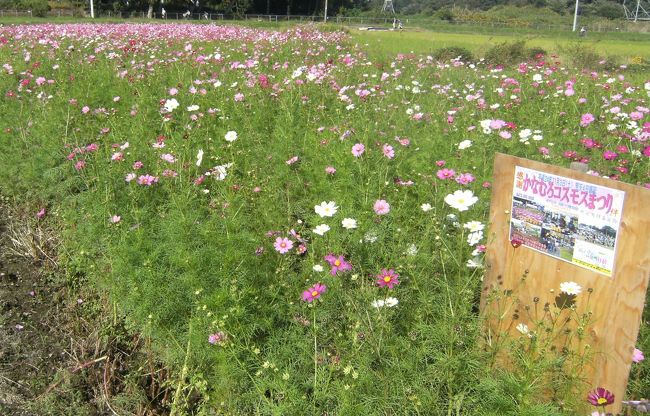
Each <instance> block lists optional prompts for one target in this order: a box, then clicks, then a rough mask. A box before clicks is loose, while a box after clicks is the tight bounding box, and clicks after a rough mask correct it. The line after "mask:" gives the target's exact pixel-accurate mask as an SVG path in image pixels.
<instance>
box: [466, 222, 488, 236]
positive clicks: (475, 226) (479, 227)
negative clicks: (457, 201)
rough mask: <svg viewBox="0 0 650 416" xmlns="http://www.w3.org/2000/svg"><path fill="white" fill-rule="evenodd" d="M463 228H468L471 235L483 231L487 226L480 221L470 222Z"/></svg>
mask: <svg viewBox="0 0 650 416" xmlns="http://www.w3.org/2000/svg"><path fill="white" fill-rule="evenodd" d="M463 227H465V228H467V229H468V230H469V232H470V233H475V232H477V231H483V229H484V228H485V225H483V223H481V222H480V221H470V222H466V223H465V224H463Z"/></svg>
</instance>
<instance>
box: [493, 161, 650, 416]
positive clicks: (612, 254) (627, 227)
mask: <svg viewBox="0 0 650 416" xmlns="http://www.w3.org/2000/svg"><path fill="white" fill-rule="evenodd" d="M648 209H650V190H648V189H644V188H641V187H638V186H634V185H630V184H626V183H622V182H618V181H614V180H609V179H604V178H599V177H594V176H591V175H588V174H586V173H580V172H576V171H574V170H569V169H565V168H561V167H557V166H551V165H547V164H543V163H539V162H534V161H530V160H526V159H521V158H517V157H513V156H508V155H504V154H497V155H496V158H495V162H494V183H493V191H492V205H491V210H490V227H489V232H488V247H487V252H486V276H485V279H484V287H483V292H482V297H481V308H482V312H483V314H484V316H486V317H487V318H488V322H487V323H486V325H488V328H489V330H490V331H492V333H497V332H499V333H507V334H508V336H509V337H521V336H525V335H527V334H525V332H526V331H531V333H534V331H535V330H536V328H535V324H536V322H539V321H536V319H537V318H539V317H540V315H539V314H537V313H538V312H540V311H541V310H542V309H543V308H544V306H545V305H547V307H546V309H547V311H548V305H550V307H551V308H552V309H553V308H554V310H555V311H556V312H557V311H560V313H564V314H565V316H566V317H569V316H570V314H573V316H574V318H575V317H579V316H585V315H583V314H584V313H587V312H591V314H590V316H589V318H588V324H587V325H586V326H585V328H583V329H584V333H583V335H582V336H574V337H572V338H570V343H572V345H571V346H569V347H570V348H571V347H573V348H576V349H578V350H580V351H590V354H588V355H585V357H589V362H588V363H586V365H584V366H583V367H584V369H583V372H582V373H581V378H582V379H583V380H584V381H585V387H586V389H585V390H584V391H579V392H578V391H576V392H575V394H578V395H581V396H584V397H585V403H586V396H587V393H588V392H589V390H591V389H593V388H596V387H603V388H606V389H608V390H610V391H611V392H613V393H614V395H615V397H616V402H615V404H614V405H613V406H608V407H607V410H608V412H615V413H616V412H620V411H621V400H623V399H624V396H625V389H626V386H627V381H628V376H629V372H630V366H631V364H632V352H633V350H634V348H635V343H636V339H637V335H638V331H639V325H640V322H641V314H642V311H643V306H644V302H645V297H646V290H647V287H648V278H649V276H650V215H648V212H646V210H648ZM513 239H514V240H515V246H517V245H518V247H515V246H513V244H511V240H513ZM563 282H574V283H576V284H577V285H578V286H580V287H581V288H582V291H581V292H580V293H579V294H577V295H575V296H571V297H570V298H569V300H570V301H571V302H572V304H573V307H572V308H566V307H567V305H568V304H563V306H564V308H558V307H557V305H558V296H559V295H560V294H561V290H560V284H561V283H563ZM511 290H512V291H514V290H516V292H517V294H516V297H517V301H516V303H517V304H516V305H514V306H512V308H513V309H512V310H509V311H505V312H503V311H501V312H500V313H501V314H500V315H499V316H500V319H499V320H497V319H495V315H494V314H489V313H488V312H489V311H490V310H491V309H494V308H493V306H491V304H490V301H489V299H490V294H491V293H492V294H494V293H508V294H509V293H511V292H510V291H511ZM569 291H571V290H569ZM565 300H566V297H565ZM565 308H566V310H564V309H565ZM533 310H535V311H537V312H536V315H535V316H533V313H532V311H533ZM541 314H542V315H543V312H541ZM535 317H537V318H535ZM562 319H565V318H564V317H563V318H562ZM517 327H519V329H517ZM568 328H571V326H567V329H568ZM573 329H574V330H576V329H577V328H573ZM522 332H523V333H522ZM566 339H568V338H565V342H566Z"/></svg>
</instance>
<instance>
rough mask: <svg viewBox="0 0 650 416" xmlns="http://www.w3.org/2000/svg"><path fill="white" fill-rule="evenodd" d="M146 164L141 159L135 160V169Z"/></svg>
mask: <svg viewBox="0 0 650 416" xmlns="http://www.w3.org/2000/svg"><path fill="white" fill-rule="evenodd" d="M143 166H144V163H142V162H140V161H139V160H136V161H135V162H133V169H134V170H138V169H140V168H142V167H143Z"/></svg>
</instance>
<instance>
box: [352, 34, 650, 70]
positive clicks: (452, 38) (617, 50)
mask: <svg viewBox="0 0 650 416" xmlns="http://www.w3.org/2000/svg"><path fill="white" fill-rule="evenodd" d="M351 33H352V37H353V39H354V40H356V41H357V42H359V43H361V44H367V45H368V50H370V51H372V52H371V53H372V54H373V55H374V56H376V57H378V56H381V55H382V54H385V55H394V54H397V53H407V52H413V53H416V54H429V53H432V52H433V51H435V50H436V49H438V48H444V47H449V46H460V47H463V48H467V49H468V50H470V51H471V52H473V53H475V54H476V55H479V56H480V55H481V52H483V51H485V50H487V49H488V48H490V47H491V46H494V45H496V44H499V43H503V42H513V41H516V40H520V39H524V40H526V43H527V45H528V46H529V47H540V48H543V49H545V50H546V51H548V52H549V53H560V52H561V49H562V48H563V47H567V46H570V45H572V44H576V43H579V44H581V45H584V46H588V47H591V48H593V49H594V50H595V51H596V52H597V53H599V54H602V55H606V56H617V57H619V58H621V62H622V63H625V62H627V61H629V58H631V57H633V56H641V57H643V58H644V59H646V60H647V59H650V36H648V35H640V34H635V35H637V36H634V37H633V39H634V40H628V39H624V36H625V35H628V36H629V35H630V34H622V33H607V34H602V33H598V34H593V35H592V34H589V35H588V37H587V38H584V39H581V38H578V36H577V35H575V34H573V33H572V32H565V33H557V32H555V33H551V34H548V35H545V34H544V32H539V31H537V32H535V31H530V32H528V33H527V34H526V33H517V34H516V35H505V34H498V35H488V34H470V33H450V32H434V31H428V30H420V31H403V32H399V33H396V32H390V31H381V32H380V31H377V32H367V31H358V30H351ZM605 35H607V36H605Z"/></svg>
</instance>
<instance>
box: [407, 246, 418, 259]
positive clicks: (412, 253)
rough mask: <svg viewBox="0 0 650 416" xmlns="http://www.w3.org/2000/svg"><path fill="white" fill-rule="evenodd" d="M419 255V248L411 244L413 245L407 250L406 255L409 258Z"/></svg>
mask: <svg viewBox="0 0 650 416" xmlns="http://www.w3.org/2000/svg"><path fill="white" fill-rule="evenodd" d="M417 254H418V246H416V245H415V244H412V243H411V244H410V245H409V246H408V247H407V248H406V255H407V256H415V255H417Z"/></svg>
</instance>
